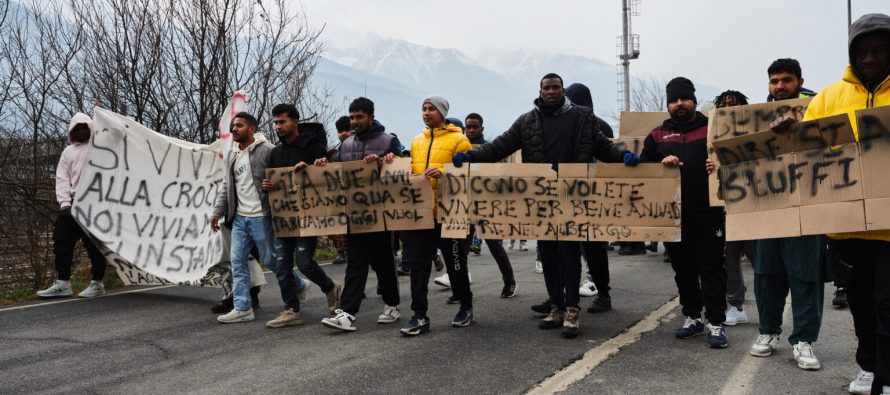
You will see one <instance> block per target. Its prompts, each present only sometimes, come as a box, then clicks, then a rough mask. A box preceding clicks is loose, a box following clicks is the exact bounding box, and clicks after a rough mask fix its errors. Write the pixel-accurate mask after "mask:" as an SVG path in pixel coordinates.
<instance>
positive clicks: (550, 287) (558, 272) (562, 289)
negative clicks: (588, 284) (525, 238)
mask: <svg viewBox="0 0 890 395" xmlns="http://www.w3.org/2000/svg"><path fill="white" fill-rule="evenodd" d="M538 251H541V266H543V268H544V284H545V285H546V286H547V295H549V296H550V301H551V302H552V303H554V304H556V306H557V307H559V309H560V310H563V311H565V309H566V307H578V303H579V302H581V297H580V295H578V288H579V287H580V286H581V242H579V241H538Z"/></svg>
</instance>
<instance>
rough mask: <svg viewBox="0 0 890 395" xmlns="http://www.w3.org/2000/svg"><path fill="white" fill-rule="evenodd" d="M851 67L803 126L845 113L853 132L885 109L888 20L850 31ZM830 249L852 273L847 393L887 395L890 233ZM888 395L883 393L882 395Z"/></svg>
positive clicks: (871, 20)
mask: <svg viewBox="0 0 890 395" xmlns="http://www.w3.org/2000/svg"><path fill="white" fill-rule="evenodd" d="M849 57H850V65H849V66H847V69H846V71H845V72H844V76H843V78H842V79H841V80H840V81H837V82H835V83H833V84H831V85H829V86H828V87H827V88H825V89H824V90H822V92H819V94H818V95H816V97H815V98H813V101H811V102H810V105H809V106H808V107H807V112H806V115H805V116H804V120H811V119H816V118H822V117H827V116H831V115H837V114H843V113H847V114H849V116H850V121H851V122H852V123H853V125H854V126H853V130H854V132H856V133H857V139H858V138H859V136H858V131H857V128H856V126H855V114H854V113H855V111H856V110H861V109H863V108H868V107H876V106H885V105H890V16H887V15H884V14H868V15H864V16H862V17H861V18H859V19H858V20H857V21H856V22H855V23H853V25H852V26H850V37H849ZM828 236H829V238H831V239H833V240H834V241H833V244H832V247H833V248H835V247H836V248H837V249H838V250H839V252H840V256H841V259H842V261H843V262H844V263H845V264H846V265H847V266H848V267H851V270H850V274H849V278H848V280H847V281H848V283H849V284H848V289H847V298H848V300H849V304H850V312H851V313H852V314H853V323H854V326H855V328H856V336H857V337H858V338H859V346H858V349H857V351H856V362H857V363H858V364H859V366H860V367H861V368H862V370H863V371H862V372H860V374H859V377H857V378H856V380H854V381H853V382H852V383H850V388H849V390H850V392H853V393H868V392H866V391H867V387H868V379H870V378H871V376H872V375H871V373H873V376H874V379H873V383H872V384H871V393H872V394H879V393H881V392H882V390H883V391H890V231H887V230H882V231H869V232H856V233H843V234H830V235H828ZM884 393H887V392H884Z"/></svg>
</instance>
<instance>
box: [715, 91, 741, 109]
mask: <svg viewBox="0 0 890 395" xmlns="http://www.w3.org/2000/svg"><path fill="white" fill-rule="evenodd" d="M747 104H748V96H745V94H744V93H742V92H739V91H734V90H728V91H726V92H723V93H721V94H719V95H717V97H716V98H714V105H715V106H717V108H723V107H732V106H744V105H747Z"/></svg>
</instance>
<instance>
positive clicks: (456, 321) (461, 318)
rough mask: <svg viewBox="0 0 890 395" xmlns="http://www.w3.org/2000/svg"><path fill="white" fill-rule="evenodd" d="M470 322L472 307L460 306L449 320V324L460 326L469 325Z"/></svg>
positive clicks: (471, 319) (471, 320)
mask: <svg viewBox="0 0 890 395" xmlns="http://www.w3.org/2000/svg"><path fill="white" fill-rule="evenodd" d="M471 322H473V309H465V308H463V307H461V308H460V310H458V311H457V314H455V315H454V318H453V319H452V320H451V326H453V327H455V328H460V327H464V326H467V325H470V323H471Z"/></svg>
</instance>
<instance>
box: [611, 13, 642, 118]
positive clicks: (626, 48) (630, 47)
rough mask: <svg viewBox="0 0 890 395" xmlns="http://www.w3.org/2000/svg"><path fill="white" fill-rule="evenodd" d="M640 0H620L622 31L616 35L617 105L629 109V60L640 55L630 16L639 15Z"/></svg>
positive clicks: (638, 41)
mask: <svg viewBox="0 0 890 395" xmlns="http://www.w3.org/2000/svg"><path fill="white" fill-rule="evenodd" d="M640 1H641V0H621V3H622V7H621V18H622V32H621V35H620V36H618V44H617V45H616V47H617V48H618V106H619V107H620V108H621V109H622V110H623V111H630V61H631V59H637V58H639V57H640V35H639V34H633V31H632V29H631V23H630V21H631V17H632V16H639V15H640V11H639V9H640Z"/></svg>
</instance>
